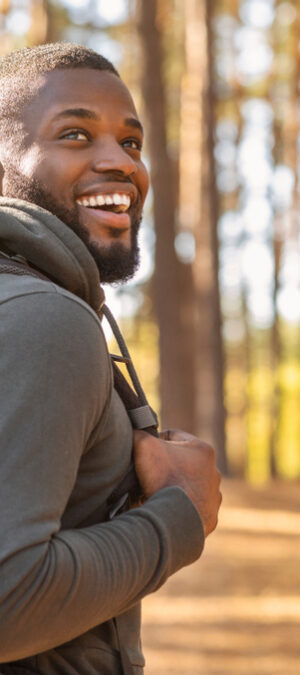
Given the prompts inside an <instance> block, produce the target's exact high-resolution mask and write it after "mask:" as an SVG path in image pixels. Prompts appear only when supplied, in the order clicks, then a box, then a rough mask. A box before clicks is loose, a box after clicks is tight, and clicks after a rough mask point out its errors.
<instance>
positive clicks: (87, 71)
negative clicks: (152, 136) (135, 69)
mask: <svg viewBox="0 0 300 675" xmlns="http://www.w3.org/2000/svg"><path fill="white" fill-rule="evenodd" d="M111 104H112V105H113V106H116V108H117V109H120V108H123V109H124V110H125V109H128V113H130V115H129V116H131V114H132V113H134V114H135V116H136V111H135V106H134V102H133V100H132V97H131V95H130V93H129V91H128V89H127V87H126V86H125V84H124V83H123V82H122V80H121V79H120V78H119V77H118V76H117V75H114V73H111V72H109V71H105V70H103V71H102V70H96V69H92V68H68V69H57V70H54V71H51V72H49V73H43V74H39V76H38V78H37V80H36V83H35V92H34V96H33V97H32V99H31V104H30V105H29V108H31V109H32V108H43V109H44V110H45V111H46V112H48V113H50V112H51V116H52V115H59V114H61V113H62V112H63V111H64V110H65V109H69V110H75V109H77V110H79V109H82V110H90V111H91V117H92V116H93V115H97V110H98V107H99V106H103V105H111Z"/></svg>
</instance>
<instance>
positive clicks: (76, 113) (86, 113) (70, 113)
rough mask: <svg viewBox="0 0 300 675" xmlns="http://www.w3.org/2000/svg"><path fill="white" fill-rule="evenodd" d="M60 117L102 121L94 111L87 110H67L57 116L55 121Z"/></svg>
mask: <svg viewBox="0 0 300 675" xmlns="http://www.w3.org/2000/svg"><path fill="white" fill-rule="evenodd" d="M59 117H81V118H85V119H90V120H97V121H99V119H100V118H99V116H98V115H97V114H96V113H95V112H93V110H88V109H87V108H66V110H62V111H61V112H59V113H57V115H55V119H57V118H59Z"/></svg>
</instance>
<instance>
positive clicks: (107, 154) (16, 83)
mask: <svg viewBox="0 0 300 675" xmlns="http://www.w3.org/2000/svg"><path fill="white" fill-rule="evenodd" d="M0 88H1V97H0V168H2V174H3V179H2V194H3V196H7V197H19V198H21V199H25V200H27V201H30V202H33V203H35V204H38V205H39V206H42V207H44V208H46V209H48V210H49V211H51V212H52V213H54V214H55V215H56V216H58V217H59V218H60V219H61V220H62V221H63V222H65V223H66V224H67V225H68V226H69V227H70V228H71V229H73V230H74V231H75V232H76V233H77V234H78V235H79V236H80V238H81V239H82V240H83V241H84V242H85V244H86V245H87V246H88V248H89V250H90V251H91V253H92V255H93V257H94V258H95V260H96V262H97V264H98V267H99V270H100V275H101V278H102V280H103V281H106V282H111V281H115V280H120V279H126V278H129V277H130V276H132V274H133V273H134V270H135V268H136V265H137V262H138V246H137V231H138V227H139V223H140V219H141V214H142V207H143V204H144V200H145V197H146V194H147V189H148V175H147V171H146V168H145V166H144V164H143V162H142V161H141V147H142V140H143V139H142V128H141V125H140V122H139V120H138V116H137V113H136V110H135V107H134V103H133V101H132V98H131V96H130V94H129V92H128V90H127V88H126V87H125V85H124V84H123V82H122V81H121V79H120V77H119V75H118V73H117V71H116V70H115V68H114V66H113V65H112V64H111V63H110V62H109V61H107V60H106V59H104V58H103V57H102V56H100V55H98V54H96V53H95V52H93V51H91V50H89V49H86V48H84V47H78V46H77V45H67V44H60V43H56V44H51V45H42V46H40V47H35V48H33V49H23V50H20V51H18V52H13V53H12V54H10V55H8V56H6V57H4V58H3V59H1V60H0Z"/></svg>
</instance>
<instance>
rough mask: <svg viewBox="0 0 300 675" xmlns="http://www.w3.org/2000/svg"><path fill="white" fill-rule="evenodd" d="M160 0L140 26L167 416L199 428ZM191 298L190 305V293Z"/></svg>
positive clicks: (143, 5) (142, 10) (143, 14)
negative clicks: (179, 252) (178, 243)
mask: <svg viewBox="0 0 300 675" xmlns="http://www.w3.org/2000/svg"><path fill="white" fill-rule="evenodd" d="M157 8H158V3H157V1H156V0H151V1H150V2H139V4H138V10H139V17H138V26H139V30H140V34H141V38H142V46H143V54H144V67H143V73H142V80H141V83H142V90H143V95H144V100H145V108H146V115H147V120H148V126H149V142H148V147H149V154H150V161H151V179H152V187H153V194H154V221H155V230H156V252H155V275H154V282H153V287H154V301H155V311H156V316H157V320H158V325H159V346H160V363H161V368H160V389H161V417H162V425H163V426H177V427H181V428H183V429H187V430H189V431H193V430H194V377H193V371H194V367H193V359H194V355H195V348H194V344H195V343H194V333H193V326H190V322H186V321H185V320H184V318H183V320H182V317H184V315H185V314H186V312H187V309H188V308H189V307H190V306H191V304H193V303H192V299H193V284H192V279H191V276H190V278H187V277H188V275H187V274H184V272H185V270H183V269H182V267H183V265H182V264H180V262H179V260H178V258H177V256H176V253H175V248H174V240H175V236H176V199H175V179H174V173H173V167H172V162H171V160H170V157H169V154H168V149H167V113H166V107H167V104H166V92H165V86H164V81H163V63H164V56H163V50H162V44H161V34H160V31H159V27H158V23H157ZM169 16H170V15H169ZM186 297H187V303H186V305H185V298H186Z"/></svg>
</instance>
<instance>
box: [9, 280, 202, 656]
mask: <svg viewBox="0 0 300 675" xmlns="http://www.w3.org/2000/svg"><path fill="white" fill-rule="evenodd" d="M36 283H37V284H40V285H41V286H42V285H43V284H42V282H36ZM0 341H1V347H0V349H1V388H0V429H1V434H0V438H1V447H0V452H1V459H0V462H1V486H0V488H1V489H0V501H1V534H0V562H1V578H0V662H1V661H2V662H5V661H11V660H15V659H20V658H24V657H26V656H30V655H32V654H36V653H40V652H42V651H45V650H47V649H50V648H53V647H54V646H57V645H59V644H62V643H64V642H67V641H69V640H71V639H73V638H75V637H76V636H77V635H80V634H82V633H84V632H86V631H87V630H89V629H90V628H92V627H94V626H96V625H97V624H99V623H102V622H104V621H106V620H108V619H110V618H111V617H113V616H115V615H117V614H119V613H121V612H124V611H125V610H126V609H127V608H129V607H130V606H131V605H133V604H135V603H136V602H137V601H138V600H139V599H140V598H142V597H143V596H144V595H145V594H147V593H149V592H151V591H153V590H155V589H156V588H158V586H160V585H161V584H162V583H163V582H164V581H165V579H166V578H167V577H168V576H169V575H170V574H172V573H173V572H175V571H176V570H177V569H179V568H180V567H182V566H184V565H187V564H189V563H191V562H193V561H194V560H196V559H197V558H198V556H199V555H200V553H201V550H202V547H203V539H204V537H203V529H202V524H201V519H200V518H199V515H198V513H197V510H196V508H195V507H194V505H193V503H192V501H191V500H190V499H189V497H188V496H187V495H186V494H185V492H184V491H183V490H181V489H179V488H178V487H169V488H167V489H163V490H160V491H158V492H156V494H154V495H153V496H152V497H151V498H149V499H148V500H147V502H146V503H145V504H144V506H143V507H141V508H139V509H135V510H133V511H131V512H129V513H127V514H124V515H122V516H119V517H118V518H116V519H115V520H114V521H113V522H109V523H102V524H99V525H94V526H92V527H88V528H85V529H74V530H72V529H69V530H64V529H61V519H62V516H63V513H64V511H65V508H66V505H67V502H68V500H69V497H70V495H71V493H72V490H73V487H74V485H75V482H76V477H77V473H78V468H79V464H80V460H81V455H82V452H83V449H84V448H85V446H86V445H87V443H88V439H89V438H90V435H91V433H92V432H93V430H94V429H95V426H96V425H101V423H102V420H105V416H106V414H107V406H109V405H110V389H109V388H110V386H111V376H110V365H109V360H108V355H107V352H106V348H105V344H104V338H103V334H102V331H101V327H100V325H99V322H98V321H97V320H96V317H94V315H93V314H92V312H90V311H89V310H88V308H85V307H83V306H82V305H79V304H78V303H76V301H75V300H72V299H70V298H69V297H66V296H64V295H62V294H60V293H55V292H40V293H39V292H36V293H32V294H29V295H26V296H24V297H22V298H21V297H19V298H14V299H12V300H9V301H7V302H5V303H3V304H2V305H1V306H0ZM99 499H100V500H101V495H100V496H99ZM178 531H180V532H181V535H180V542H178V537H177V533H178Z"/></svg>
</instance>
